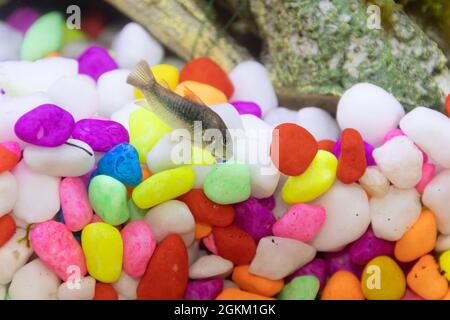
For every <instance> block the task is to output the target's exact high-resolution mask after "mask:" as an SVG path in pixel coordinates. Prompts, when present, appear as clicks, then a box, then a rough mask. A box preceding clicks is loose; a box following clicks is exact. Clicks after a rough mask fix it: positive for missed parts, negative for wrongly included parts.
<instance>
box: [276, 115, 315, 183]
mask: <svg viewBox="0 0 450 320" xmlns="http://www.w3.org/2000/svg"><path fill="white" fill-rule="evenodd" d="M272 136H273V138H272V145H271V146H270V157H271V158H272V161H273V163H274V164H275V166H276V167H277V168H278V170H280V171H281V172H282V173H284V174H286V175H288V176H298V175H300V174H302V173H303V172H305V170H306V169H308V167H309V165H310V164H311V162H312V161H313V159H314V157H315V156H316V153H317V150H318V145H317V141H316V139H314V137H313V136H312V134H310V133H309V132H308V130H306V129H305V128H303V127H300V126H299V125H296V124H294V123H282V124H280V125H278V126H277V127H275V129H274V130H273V134H272Z"/></svg>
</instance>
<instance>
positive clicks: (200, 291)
mask: <svg viewBox="0 0 450 320" xmlns="http://www.w3.org/2000/svg"><path fill="white" fill-rule="evenodd" d="M222 290H223V280H222V279H206V280H194V281H190V282H189V283H188V285H187V287H186V291H185V294H184V298H185V299H186V300H214V299H215V298H216V297H217V296H218V295H219V294H220V293H221V292H222Z"/></svg>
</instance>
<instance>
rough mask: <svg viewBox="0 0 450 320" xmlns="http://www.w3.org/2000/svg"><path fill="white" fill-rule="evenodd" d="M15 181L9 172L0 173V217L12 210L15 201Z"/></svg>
mask: <svg viewBox="0 0 450 320" xmlns="http://www.w3.org/2000/svg"><path fill="white" fill-rule="evenodd" d="M17 193H18V188H17V181H16V178H15V177H14V176H13V175H12V173H11V172H9V171H5V172H3V173H0V217H2V216H4V215H5V214H7V213H10V212H11V211H12V209H14V205H15V204H16V200H17Z"/></svg>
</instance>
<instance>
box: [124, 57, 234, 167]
mask: <svg viewBox="0 0 450 320" xmlns="http://www.w3.org/2000/svg"><path fill="white" fill-rule="evenodd" d="M127 83H128V84H130V85H132V86H134V87H136V88H138V89H139V90H141V91H142V93H143V94H144V97H145V99H146V100H147V103H148V104H146V105H145V107H146V108H148V109H149V110H150V111H152V112H154V113H155V114H156V115H157V116H158V117H159V118H161V120H163V121H164V122H166V123H167V124H168V125H169V126H171V127H172V128H173V129H186V130H188V131H189V134H190V140H191V141H192V142H194V144H197V145H199V144H201V145H200V146H202V147H205V146H206V147H208V148H207V149H208V150H210V151H211V152H212V154H213V155H215V156H218V157H220V158H222V159H229V158H230V157H231V156H232V152H233V150H232V139H231V136H230V132H229V130H228V128H227V126H226V125H225V123H224V121H223V120H222V118H220V116H219V115H218V114H217V113H215V112H214V111H213V110H212V109H211V108H209V107H208V106H206V105H205V104H204V103H203V102H202V101H201V100H200V99H199V98H198V97H197V96H195V94H194V93H193V92H192V91H190V90H189V89H188V88H185V90H186V91H185V96H189V97H190V99H187V98H184V97H181V96H179V95H178V94H176V93H174V92H173V91H172V90H170V88H169V87H168V86H163V85H160V84H159V83H158V82H157V81H156V79H155V77H154V75H153V73H152V71H151V69H150V67H149V66H148V64H147V62H145V61H140V62H139V63H138V64H137V65H136V68H135V70H134V71H133V72H132V73H131V74H130V75H129V76H128V78H127ZM199 130H201V137H202V140H206V141H194V138H195V137H198V134H199ZM194 132H195V133H196V134H194ZM205 133H206V134H205Z"/></svg>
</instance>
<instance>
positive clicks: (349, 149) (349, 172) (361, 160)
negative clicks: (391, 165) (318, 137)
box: [336, 128, 367, 184]
mask: <svg viewBox="0 0 450 320" xmlns="http://www.w3.org/2000/svg"><path fill="white" fill-rule="evenodd" d="M366 167H367V163H366V153H365V150H364V141H363V139H362V137H361V134H360V133H359V132H358V131H357V130H355V129H352V128H347V129H345V130H344V131H342V144H341V155H340V156H339V162H338V166H337V171H336V176H337V178H338V179H339V180H340V181H341V182H343V183H346V184H350V183H353V182H356V181H357V180H358V179H359V178H361V177H362V175H363V174H364V172H365V171H366Z"/></svg>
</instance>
